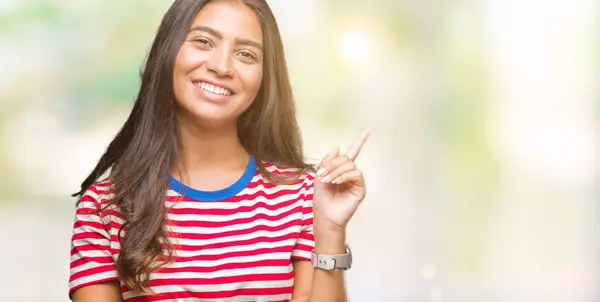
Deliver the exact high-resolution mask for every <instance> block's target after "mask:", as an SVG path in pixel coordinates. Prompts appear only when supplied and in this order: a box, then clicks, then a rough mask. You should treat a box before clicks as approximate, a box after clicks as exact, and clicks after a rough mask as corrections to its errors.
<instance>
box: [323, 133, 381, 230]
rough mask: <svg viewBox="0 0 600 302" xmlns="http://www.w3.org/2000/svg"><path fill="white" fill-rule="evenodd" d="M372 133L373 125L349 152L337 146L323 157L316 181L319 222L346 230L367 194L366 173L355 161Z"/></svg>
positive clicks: (362, 134) (325, 225)
mask: <svg viewBox="0 0 600 302" xmlns="http://www.w3.org/2000/svg"><path fill="white" fill-rule="evenodd" d="M369 134H370V130H369V129H367V130H365V131H363V132H362V133H361V135H360V137H359V138H358V139H357V140H356V141H355V142H354V143H353V144H352V145H351V146H350V148H348V150H347V151H346V153H345V154H340V151H339V148H338V147H336V148H334V149H333V150H332V151H331V152H330V153H329V154H328V155H327V156H325V158H323V160H322V161H321V164H320V165H319V170H318V171H317V176H316V178H315V183H314V198H313V211H314V219H315V226H317V225H319V226H321V227H323V226H324V227H332V228H339V229H340V230H344V229H345V227H346V225H347V224H348V221H349V220H350V218H352V215H353V214H354V212H355V211H356V209H357V208H358V206H359V204H360V202H361V201H362V200H363V199H364V198H365V194H366V191H365V181H364V178H363V174H362V171H361V170H359V169H357V167H356V164H355V163H354V161H355V160H356V158H357V157H358V155H359V154H360V150H361V149H362V147H363V145H364V144H365V142H366V141H367V138H368V137H369Z"/></svg>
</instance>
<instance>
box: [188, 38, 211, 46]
mask: <svg viewBox="0 0 600 302" xmlns="http://www.w3.org/2000/svg"><path fill="white" fill-rule="evenodd" d="M190 41H192V42H193V43H194V44H197V45H199V46H202V47H212V46H213V43H212V41H211V40H210V39H209V38H207V37H193V38H191V39H190Z"/></svg>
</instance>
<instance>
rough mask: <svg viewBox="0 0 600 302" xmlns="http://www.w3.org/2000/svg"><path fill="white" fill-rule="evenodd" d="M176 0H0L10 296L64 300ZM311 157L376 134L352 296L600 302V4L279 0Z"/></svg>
mask: <svg viewBox="0 0 600 302" xmlns="http://www.w3.org/2000/svg"><path fill="white" fill-rule="evenodd" d="M170 3H171V1H166V0H160V1H159V0H151V1H148V0H144V1H142V0H128V1H116V0H86V1H80V0H77V1H76V0H43V1H42V0H35V1H34V0H28V1H24V0H1V1H0V246H1V247H0V301H2V302H17V301H67V300H68V298H67V279H68V263H69V262H68V261H69V260H68V259H69V248H70V247H69V239H70V232H71V226H72V221H73V210H74V208H73V207H74V202H75V200H74V199H72V198H70V197H69V194H70V193H72V192H74V191H77V189H78V186H79V183H80V182H81V181H82V179H83V178H84V177H85V175H86V173H88V171H90V169H91V168H93V166H94V164H95V162H96V160H97V159H98V157H99V156H100V155H101V153H102V152H103V150H104V148H105V146H106V145H107V144H108V142H109V141H110V140H111V138H112V136H113V135H114V134H115V133H116V131H117V130H118V128H119V127H120V125H121V123H122V122H123V121H124V119H125V117H126V115H127V113H128V111H129V109H130V108H131V106H132V102H133V100H134V97H135V94H136V91H137V89H138V86H137V85H138V78H139V77H138V75H139V70H140V67H141V66H142V62H143V59H144V57H145V55H146V52H147V51H148V49H149V46H150V43H151V41H152V38H153V35H154V33H155V30H156V28H157V26H158V23H159V21H160V18H161V17H162V14H163V13H164V12H165V11H166V8H167V6H168V5H169V4H170ZM269 3H270V4H271V5H272V8H273V10H274V12H275V14H276V17H277V18H278V20H279V22H280V27H281V31H282V34H283V38H284V42H285V47H286V55H287V58H288V62H289V66H290V74H291V78H292V82H293V86H294V89H295V94H296V100H297V105H298V111H299V112H298V114H299V120H300V123H301V127H302V130H303V133H304V140H305V148H306V152H307V156H308V157H310V158H320V157H321V156H322V155H324V154H325V153H326V152H327V151H328V150H329V149H331V148H332V147H333V146H334V145H335V144H341V145H342V146H347V145H348V144H349V143H350V142H351V140H352V139H353V138H354V137H355V136H356V135H357V134H358V133H359V131H360V130H361V129H363V128H364V127H367V126H372V127H373V135H372V137H371V139H370V141H369V142H368V144H367V146H366V147H365V149H364V152H363V154H362V157H361V158H360V160H359V164H360V166H361V167H362V168H363V169H364V170H365V172H366V174H367V177H368V186H369V193H368V198H367V200H366V201H365V203H364V205H363V206H362V208H361V209H360V211H359V213H357V215H356V216H355V218H354V219H353V221H352V222H351V233H350V243H351V245H352V247H353V250H354V253H355V255H356V256H355V258H356V260H355V267H354V268H353V269H352V270H351V271H350V272H349V273H348V282H347V284H348V290H349V292H350V297H351V301H366V302H378V301H381V302H387V301H390V302H395V301H398V302H400V301H418V302H425V301H433V302H439V301H461V302H463V301H465V302H468V301H486V302H488V301H489V302H494V301H511V302H512V301H527V302H529V301H544V302H558V301H561V302H562V301H564V302H587V301H600V271H599V269H600V261H599V258H598V256H599V255H600V248H599V247H600V245H599V243H600V237H599V232H598V230H599V229H598V227H599V226H600V223H599V222H598V221H599V218H600V207H599V206H598V200H599V198H600V190H599V188H600V187H599V185H600V182H599V175H598V172H599V165H598V155H599V153H598V150H599V141H598V138H599V136H598V130H599V127H600V121H599V118H598V116H597V113H598V106H599V105H600V93H599V89H598V84H600V81H599V70H600V61H599V60H598V58H599V54H600V32H599V31H598V28H599V26H600V24H599V23H600V22H598V18H599V17H600V14H598V12H599V10H600V3H599V2H598V1H597V0H577V1H569V0H546V1H541V0H538V1H534V0H520V1H517V0H481V1H476V0H462V1H442V0H438V1H415V0H393V1H392V0H370V1H359V0H346V1H341V0H320V1H317V0H301V1H300V0H298V1H289V0H287V1H286V0H271V1H269Z"/></svg>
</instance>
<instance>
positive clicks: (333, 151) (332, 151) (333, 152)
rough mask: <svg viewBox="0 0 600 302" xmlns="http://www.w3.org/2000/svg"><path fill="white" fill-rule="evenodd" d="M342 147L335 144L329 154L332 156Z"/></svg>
mask: <svg viewBox="0 0 600 302" xmlns="http://www.w3.org/2000/svg"><path fill="white" fill-rule="evenodd" d="M339 148H340V146H337V145H336V146H335V147H333V149H331V151H329V156H332V155H333V154H335V152H336V151H337V150H338V149H339Z"/></svg>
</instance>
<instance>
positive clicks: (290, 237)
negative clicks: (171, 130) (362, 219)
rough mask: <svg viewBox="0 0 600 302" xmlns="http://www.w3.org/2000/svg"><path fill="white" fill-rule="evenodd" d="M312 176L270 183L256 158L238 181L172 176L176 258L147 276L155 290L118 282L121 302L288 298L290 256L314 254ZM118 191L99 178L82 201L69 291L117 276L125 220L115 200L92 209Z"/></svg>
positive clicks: (170, 225)
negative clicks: (201, 183) (192, 182)
mask: <svg viewBox="0 0 600 302" xmlns="http://www.w3.org/2000/svg"><path fill="white" fill-rule="evenodd" d="M266 167H267V169H268V170H269V171H273V172H275V173H286V172H289V170H285V169H281V168H279V167H277V166H275V165H271V164H270V165H267V166H266ZM313 180H314V175H313V174H312V173H308V174H307V175H305V176H304V177H302V178H300V179H299V180H298V181H295V182H294V183H291V184H273V183H270V182H268V181H267V180H266V179H265V178H263V177H262V175H261V174H260V173H259V172H258V170H257V167H256V164H255V163H254V161H253V159H252V158H250V162H249V163H248V166H247V168H246V171H245V172H244V174H243V175H242V176H241V177H240V178H239V180H238V181H237V182H236V183H234V184H233V185H231V186H229V187H227V188H225V189H222V190H218V191H211V192H206V191H199V190H194V189H192V188H190V187H187V186H185V185H184V184H182V183H181V182H179V181H177V179H175V178H173V177H170V180H169V188H167V190H166V200H165V206H166V209H167V211H168V214H167V218H168V219H166V220H165V224H166V228H167V230H168V234H169V239H170V240H171V242H172V243H174V248H175V250H174V258H173V261H172V262H171V263H169V264H168V265H167V266H165V267H162V268H160V269H159V270H158V271H156V272H155V273H153V274H152V275H151V276H150V286H151V289H152V291H153V292H154V294H147V293H140V292H136V291H131V290H129V289H128V288H127V287H125V286H121V292H122V295H123V298H124V301H126V302H133V301H289V300H290V299H291V298H292V289H293V285H294V271H293V267H292V259H302V260H310V252H311V251H312V249H313V248H314V238H313V234H312V194H313ZM113 196H114V191H112V189H111V186H110V184H109V183H107V182H103V183H97V184H95V185H93V186H91V187H90V188H89V189H88V190H87V191H86V192H85V193H84V195H83V197H82V199H81V202H80V203H79V204H78V206H77V209H76V218H75V223H74V226H73V237H72V242H71V247H72V249H71V265H70V280H69V296H71V295H72V293H73V291H74V290H76V289H78V288H81V287H83V286H86V285H91V284H96V283H101V282H105V281H110V280H118V279H119V277H118V275H117V271H116V269H115V260H116V259H117V257H118V255H119V248H120V245H119V241H118V239H117V233H118V231H119V229H120V227H121V225H122V224H123V223H124V220H123V219H122V218H121V215H120V214H119V211H118V208H116V207H112V208H108V209H106V210H103V211H101V212H100V213H99V214H94V212H95V211H97V210H99V209H100V208H101V206H102V205H103V203H105V202H106V201H107V200H109V199H110V198H111V197H113ZM121 235H123V232H122V233H121Z"/></svg>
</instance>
